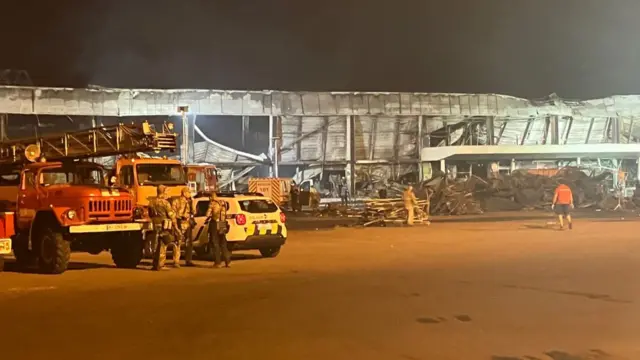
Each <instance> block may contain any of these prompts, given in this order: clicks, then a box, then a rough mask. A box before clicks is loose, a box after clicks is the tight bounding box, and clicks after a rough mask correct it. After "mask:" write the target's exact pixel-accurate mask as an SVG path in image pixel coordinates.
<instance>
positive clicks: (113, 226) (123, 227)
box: [105, 224, 140, 231]
mask: <svg viewBox="0 0 640 360" xmlns="http://www.w3.org/2000/svg"><path fill="white" fill-rule="evenodd" d="M139 226H140V225H138V224H107V225H106V229H105V230H106V231H123V230H131V229H137V228H138V227H139Z"/></svg>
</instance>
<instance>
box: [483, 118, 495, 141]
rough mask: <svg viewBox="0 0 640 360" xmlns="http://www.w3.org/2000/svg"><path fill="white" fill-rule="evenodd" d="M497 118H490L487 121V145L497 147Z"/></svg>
mask: <svg viewBox="0 0 640 360" xmlns="http://www.w3.org/2000/svg"><path fill="white" fill-rule="evenodd" d="M494 121H495V116H489V117H488V118H487V120H486V127H487V139H486V141H485V143H486V144H487V145H495V141H494V139H495V126H494Z"/></svg>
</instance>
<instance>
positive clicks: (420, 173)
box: [418, 115, 424, 182]
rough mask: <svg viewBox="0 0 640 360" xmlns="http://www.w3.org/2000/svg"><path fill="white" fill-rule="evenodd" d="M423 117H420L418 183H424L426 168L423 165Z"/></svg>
mask: <svg viewBox="0 0 640 360" xmlns="http://www.w3.org/2000/svg"><path fill="white" fill-rule="evenodd" d="M422 121H423V117H422V115H418V182H422V181H424V168H423V165H422V148H423V147H424V145H423V143H422Z"/></svg>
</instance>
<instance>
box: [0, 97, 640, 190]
mask: <svg viewBox="0 0 640 360" xmlns="http://www.w3.org/2000/svg"><path fill="white" fill-rule="evenodd" d="M185 106H186V107H188V114H187V116H188V117H190V119H191V120H190V121H191V126H192V127H193V129H190V131H189V132H190V134H191V135H190V136H195V134H196V133H198V135H199V136H200V138H202V139H204V141H201V142H198V143H196V144H195V145H194V146H193V147H192V149H191V154H190V156H189V158H188V159H187V160H189V161H190V162H196V163H201V162H207V163H214V164H216V163H220V164H227V165H228V166H232V165H233V166H235V167H243V168H246V167H248V166H258V165H268V166H271V167H273V166H274V160H275V159H274V158H273V155H274V154H278V164H279V166H297V167H301V168H303V169H304V168H305V167H306V168H309V167H313V166H316V167H317V166H323V167H332V166H333V167H338V168H344V169H345V170H346V175H347V176H348V177H350V176H351V174H356V173H358V172H360V173H361V172H366V173H368V174H376V176H377V177H380V178H385V177H386V178H397V177H399V176H402V175H405V174H408V173H416V172H417V173H419V175H418V176H419V177H422V176H423V175H424V174H422V167H420V166H418V165H419V164H420V162H421V160H422V161H423V162H424V161H438V160H446V159H448V158H450V159H454V158H455V159H459V160H465V159H467V158H468V159H471V158H475V159H482V160H491V158H492V156H493V157H496V158H499V159H507V158H509V157H512V158H515V157H516V156H515V155H517V154H519V153H526V154H529V155H526V156H524V155H523V156H524V158H532V159H533V158H535V157H536V156H538V157H539V156H542V157H550V155H551V154H557V153H558V149H560V148H561V149H562V151H560V153H564V154H566V155H567V156H580V155H581V154H584V155H585V156H587V155H589V154H591V155H593V156H602V157H607V156H610V157H628V158H637V157H638V156H640V147H639V145H638V144H636V142H637V139H638V138H640V121H639V122H638V123H637V124H636V119H639V118H640V96H635V95H628V96H612V97H607V98H602V99H593V100H585V101H572V100H564V99H561V98H559V97H558V96H556V95H555V94H554V95H551V96H549V97H548V98H545V99H541V100H527V99H522V98H517V97H513V96H506V95H498V94H442V93H383V92H349V93H346V92H288V91H225V90H202V89H174V90H162V89H117V88H102V87H91V88H87V89H71V88H51V87H20V86H2V87H0V114H22V115H66V116H83V117H127V118H129V117H140V118H144V117H158V116H161V117H164V116H166V117H173V116H180V113H179V112H178V109H179V108H180V107H185ZM211 116H238V118H239V119H240V118H241V117H242V118H243V120H242V121H244V119H251V118H253V117H263V118H264V117H268V118H269V122H270V126H271V128H270V129H271V130H270V137H271V138H278V139H279V142H278V149H277V150H274V149H273V148H272V146H269V149H264V152H263V153H255V154H249V153H246V152H242V151H240V150H237V149H233V148H231V147H229V146H227V145H225V144H223V143H221V142H219V141H218V142H216V141H214V140H212V139H210V138H209V137H210V135H208V134H205V133H203V132H202V131H201V130H200V128H199V127H198V123H199V122H202V121H207V119H208V118H210V117H211ZM191 130H193V132H192V131H191ZM230 136H234V135H230ZM237 136H241V135H240V134H238V135H237ZM191 141H192V140H191ZM603 144H607V145H606V146H605V145H603ZM505 145H507V146H508V149H509V150H508V151H507V150H506V149H507V147H501V146H505ZM536 145H538V146H536ZM601 145H603V146H601ZM523 146H524V147H526V149H527V150H526V151H523V149H525V148H522V149H520V147H523ZM530 146H534V147H535V149H533V148H531V147H530ZM444 147H448V149H443V148H444ZM496 147H500V149H499V150H497V149H498V148H496ZM436 148H437V149H436ZM503 150H504V151H503ZM479 154H480V155H483V156H479ZM500 154H501V155H500ZM276 173H277V171H276Z"/></svg>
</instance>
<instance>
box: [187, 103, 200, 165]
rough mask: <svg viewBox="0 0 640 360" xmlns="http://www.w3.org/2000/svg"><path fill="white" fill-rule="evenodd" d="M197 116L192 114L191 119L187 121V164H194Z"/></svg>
mask: <svg viewBox="0 0 640 360" xmlns="http://www.w3.org/2000/svg"><path fill="white" fill-rule="evenodd" d="M197 116H198V115H196V114H193V116H191V118H189V119H188V121H189V124H188V130H189V149H188V150H187V151H188V152H189V154H188V155H189V162H191V163H195V162H196V118H197Z"/></svg>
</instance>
